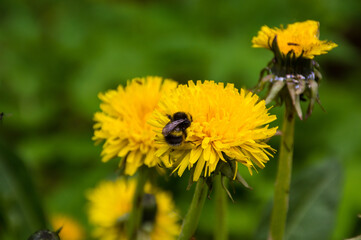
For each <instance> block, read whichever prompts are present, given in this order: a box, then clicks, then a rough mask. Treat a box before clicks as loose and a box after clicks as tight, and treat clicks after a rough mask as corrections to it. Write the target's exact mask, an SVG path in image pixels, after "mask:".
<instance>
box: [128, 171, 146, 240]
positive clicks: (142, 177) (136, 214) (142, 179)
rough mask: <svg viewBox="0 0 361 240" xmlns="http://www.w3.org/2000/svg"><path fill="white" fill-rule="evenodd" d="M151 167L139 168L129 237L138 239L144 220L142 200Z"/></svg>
mask: <svg viewBox="0 0 361 240" xmlns="http://www.w3.org/2000/svg"><path fill="white" fill-rule="evenodd" d="M148 172H149V169H148V168H147V167H145V166H143V167H141V168H139V169H138V178H137V186H136V188H135V192H134V196H133V207H132V211H131V212H130V215H129V221H128V222H127V235H128V239H137V231H138V229H139V225H140V222H141V220H142V214H143V206H142V200H143V196H144V185H145V183H146V182H147V179H148Z"/></svg>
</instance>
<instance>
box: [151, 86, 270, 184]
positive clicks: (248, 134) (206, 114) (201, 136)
mask: <svg viewBox="0 0 361 240" xmlns="http://www.w3.org/2000/svg"><path fill="white" fill-rule="evenodd" d="M175 113H178V114H179V113H185V114H186V115H187V116H189V117H188V118H189V121H190V122H191V123H190V124H189V125H187V126H186V129H179V128H181V126H180V127H179V126H178V129H177V128H176V126H173V127H175V128H174V132H175V133H176V134H175V135H177V136H178V135H180V134H184V135H185V136H184V141H183V142H182V143H181V144H180V145H177V144H174V145H172V144H169V141H167V139H166V138H165V135H166V134H167V133H166V131H165V129H166V130H168V128H169V126H170V124H171V123H172V121H173V122H175V123H180V120H175V119H173V120H171V119H172V117H174V116H175ZM176 115H177V114H176ZM275 119H276V116H274V115H270V114H269V113H268V109H267V108H266V106H265V102H264V101H263V100H260V99H259V98H258V97H257V96H256V95H254V94H252V93H250V92H249V93H246V91H245V90H243V89H241V91H240V92H239V91H238V90H237V89H236V88H235V87H234V85H233V84H227V85H226V86H224V84H223V83H215V82H213V81H204V83H202V82H201V81H197V83H196V84H194V82H193V81H189V82H188V85H179V86H178V88H177V89H175V90H173V91H170V92H168V93H167V94H165V95H164V96H163V97H162V99H161V100H160V102H159V108H158V109H157V110H155V112H154V114H153V117H152V118H151V119H150V121H149V123H150V124H151V125H153V126H155V127H156V128H157V131H158V134H157V139H158V141H157V142H158V144H159V149H158V151H157V152H156V155H157V156H159V157H161V158H164V159H165V160H169V161H171V163H173V166H174V167H175V170H174V171H178V175H179V176H182V174H183V172H184V171H185V169H187V168H188V169H192V168H193V170H194V173H193V181H197V180H198V179H199V177H200V176H201V175H202V176H204V177H207V176H210V175H211V173H212V172H214V171H215V169H216V167H217V165H218V164H219V161H223V162H226V161H227V160H229V161H235V162H236V164H237V163H242V164H243V165H245V166H247V167H248V169H249V171H250V173H251V174H252V168H255V167H254V164H255V165H257V166H258V167H260V168H263V167H264V166H265V165H264V164H265V163H266V162H267V161H268V160H269V157H268V156H272V155H271V154H270V152H269V150H270V151H274V150H273V149H272V148H271V147H270V146H269V145H267V144H266V143H265V142H264V140H265V139H267V138H270V137H271V136H273V135H274V134H275V133H276V128H269V126H268V125H267V124H268V123H270V122H272V121H274V120H275ZM176 121H178V122H176ZM166 126H167V127H166ZM171 130H173V129H171ZM182 130H184V131H182ZM169 155H171V157H170V158H168V156H169Z"/></svg>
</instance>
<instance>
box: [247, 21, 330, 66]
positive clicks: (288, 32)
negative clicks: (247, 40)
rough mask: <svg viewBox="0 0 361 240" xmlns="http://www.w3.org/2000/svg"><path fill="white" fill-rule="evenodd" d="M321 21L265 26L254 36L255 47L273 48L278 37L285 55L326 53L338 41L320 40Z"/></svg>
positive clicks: (279, 45) (310, 56)
mask: <svg viewBox="0 0 361 240" xmlns="http://www.w3.org/2000/svg"><path fill="white" fill-rule="evenodd" d="M319 27H320V23H319V22H317V21H312V20H308V21H305V22H296V23H293V24H289V25H287V28H283V27H282V26H281V28H269V27H268V26H263V27H262V28H261V30H260V31H259V32H258V35H257V36H256V37H253V39H252V44H253V47H257V48H268V49H271V50H273V51H274V50H275V49H272V48H273V46H272V45H273V41H274V40H275V38H276V37H277V40H276V41H277V44H278V48H279V50H280V52H281V53H282V54H283V55H284V56H285V55H287V54H288V53H289V52H291V51H292V52H294V53H295V56H296V57H300V56H302V57H304V58H309V59H313V57H314V56H315V55H321V54H325V53H327V52H328V51H330V50H331V49H333V48H335V47H337V44H336V43H333V42H330V41H324V40H319Z"/></svg>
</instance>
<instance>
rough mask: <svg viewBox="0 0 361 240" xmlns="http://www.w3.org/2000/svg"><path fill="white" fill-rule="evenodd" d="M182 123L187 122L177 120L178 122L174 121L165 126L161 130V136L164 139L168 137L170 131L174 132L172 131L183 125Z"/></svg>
mask: <svg viewBox="0 0 361 240" xmlns="http://www.w3.org/2000/svg"><path fill="white" fill-rule="evenodd" d="M184 121H187V119H179V120H175V121H172V122H169V123H167V125H165V127H164V128H163V130H162V134H163V135H164V136H165V137H166V136H168V135H169V133H171V132H172V131H174V129H175V128H176V127H178V125H179V124H181V123H183V122H184Z"/></svg>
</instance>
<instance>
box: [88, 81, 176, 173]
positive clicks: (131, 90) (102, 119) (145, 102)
mask: <svg viewBox="0 0 361 240" xmlns="http://www.w3.org/2000/svg"><path fill="white" fill-rule="evenodd" d="M176 86H177V84H176V82H174V81H171V80H168V79H165V80H164V81H163V80H162V78H161V77H146V78H134V79H132V80H131V81H128V83H127V86H126V87H123V86H119V87H118V88H117V89H116V90H109V91H107V92H106V93H100V94H99V98H100V99H101V101H102V103H101V104H100V108H101V110H102V111H101V112H97V113H95V116H94V120H95V121H96V124H95V125H94V129H95V130H94V137H93V140H95V141H96V142H97V143H99V142H101V141H103V140H105V143H104V145H103V151H102V161H104V162H106V161H108V160H109V159H112V158H114V157H121V158H123V159H122V161H121V163H120V165H121V166H125V173H126V174H128V175H133V174H134V173H135V172H136V171H137V169H138V168H139V167H140V166H142V165H143V164H145V165H147V166H148V167H154V166H156V164H157V161H158V159H157V158H156V157H154V153H155V151H156V149H155V148H154V136H155V133H154V131H153V129H152V127H151V126H150V125H149V124H147V121H148V119H149V117H150V115H151V113H152V112H153V110H154V108H155V107H156V106H157V104H158V100H159V98H160V97H161V95H162V94H163V93H164V92H166V91H167V90H170V89H173V88H175V87H176Z"/></svg>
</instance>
